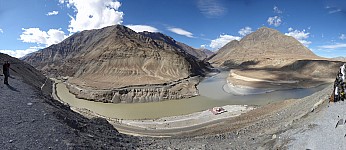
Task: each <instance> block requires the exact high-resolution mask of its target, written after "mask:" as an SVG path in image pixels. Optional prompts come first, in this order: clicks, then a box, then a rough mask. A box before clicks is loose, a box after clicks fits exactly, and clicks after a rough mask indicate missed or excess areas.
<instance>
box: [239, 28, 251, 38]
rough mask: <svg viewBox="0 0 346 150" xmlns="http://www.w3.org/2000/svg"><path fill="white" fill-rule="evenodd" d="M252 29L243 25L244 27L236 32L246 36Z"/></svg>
mask: <svg viewBox="0 0 346 150" xmlns="http://www.w3.org/2000/svg"><path fill="white" fill-rule="evenodd" d="M252 32H253V31H252V29H251V28H250V27H245V28H242V29H240V30H239V31H238V33H239V34H240V35H241V36H246V35H248V34H250V33H252Z"/></svg>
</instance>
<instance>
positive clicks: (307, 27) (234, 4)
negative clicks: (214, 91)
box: [0, 0, 346, 57]
mask: <svg viewBox="0 0 346 150" xmlns="http://www.w3.org/2000/svg"><path fill="white" fill-rule="evenodd" d="M115 24H122V25H125V26H128V27H130V28H131V29H133V30H135V31H137V32H140V31H145V30H147V31H151V32H162V33H164V34H166V35H168V36H171V37H173V38H174V39H176V40H177V41H180V42H183V43H186V44H188V45H190V46H193V47H195V48H200V47H205V48H208V49H211V50H215V51H216V50H217V49H219V48H220V47H222V46H223V45H224V44H226V43H227V42H229V41H230V40H234V39H237V40H239V39H241V38H242V37H244V36H245V35H247V34H249V33H251V32H253V31H256V30H257V29H258V28H260V27H262V26H267V27H270V28H274V29H276V30H279V31H280V32H281V33H284V34H286V35H289V36H293V37H295V38H296V39H297V40H299V41H300V42H301V43H303V44H304V45H306V46H307V47H308V48H309V49H311V50H312V51H313V52H314V53H316V54H317V55H319V56H323V57H337V56H346V0H118V1H116V0H11V1H10V0H0V52H3V53H8V54H10V55H12V56H15V57H21V56H24V55H25V54H27V53H30V52H33V51H36V50H38V49H41V48H44V47H47V46H49V45H51V44H55V43H58V42H60V41H62V40H63V39H65V38H66V37H68V36H70V35H72V34H73V33H75V32H78V31H83V30H89V29H98V28H102V27H105V26H109V25H115Z"/></svg>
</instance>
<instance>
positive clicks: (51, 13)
mask: <svg viewBox="0 0 346 150" xmlns="http://www.w3.org/2000/svg"><path fill="white" fill-rule="evenodd" d="M57 14H59V12H58V11H52V12H48V13H47V14H46V15H47V16H53V15H57Z"/></svg>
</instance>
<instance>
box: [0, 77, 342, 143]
mask: <svg viewBox="0 0 346 150" xmlns="http://www.w3.org/2000/svg"><path fill="white" fill-rule="evenodd" d="M1 82H2V80H1ZM10 84H11V86H6V85H4V84H0V92H1V93H0V100H1V102H2V104H1V105H0V108H1V110H0V111H1V113H0V119H1V120H2V121H1V122H0V126H1V130H0V132H1V135H2V136H1V137H0V142H1V143H0V144H1V147H2V148H3V149H49V148H52V149H102V148H103V149H255V148H257V149H277V148H279V149H280V148H291V149H296V148H297V149H307V148H317V149H319V148H329V146H328V145H325V144H331V148H335V149H340V148H343V147H344V145H343V143H344V142H341V141H342V140H343V139H344V135H345V134H346V130H344V129H345V128H344V126H339V127H337V128H335V124H336V122H337V121H338V120H339V118H340V119H346V118H343V117H345V113H344V111H342V110H343V109H342V108H343V107H344V106H345V103H344V102H340V103H336V104H329V105H328V103H327V101H328V97H329V95H330V93H331V91H332V85H330V86H328V87H327V88H326V89H324V90H322V91H320V92H316V93H315V94H313V95H310V96H307V97H305V98H302V99H296V100H286V101H281V102H277V103H272V104H269V105H265V106H262V107H260V108H258V109H255V110H252V111H249V112H248V113H245V114H243V115H240V116H237V117H233V118H230V119H226V120H224V121H222V122H219V123H215V124H210V125H208V126H205V127H201V128H200V129H197V130H194V131H190V132H185V133H181V134H179V135H177V136H175V137H171V138H149V137H134V136H128V135H124V134H120V133H118V132H117V130H115V129H114V128H113V127H112V126H111V125H110V124H109V123H108V122H107V121H106V120H105V119H100V118H91V119H87V118H85V117H83V116H81V115H79V114H77V113H74V112H72V111H71V110H70V108H69V107H66V106H64V105H62V104H61V103H59V102H57V101H54V100H52V99H51V98H49V97H45V96H43V95H42V94H40V92H39V90H38V89H35V88H33V87H31V86H29V85H27V84H26V83H24V82H22V81H21V80H20V79H16V78H14V79H10ZM328 106H329V107H328ZM338 116H339V117H338ZM328 134H329V135H328ZM326 135H327V136H326ZM324 137H326V138H324ZM333 143H337V144H333ZM323 146H325V147H323Z"/></svg>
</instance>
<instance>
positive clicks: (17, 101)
mask: <svg viewBox="0 0 346 150" xmlns="http://www.w3.org/2000/svg"><path fill="white" fill-rule="evenodd" d="M4 60H8V61H9V62H10V63H11V70H10V74H11V77H10V79H9V84H10V85H9V86H7V85H5V84H2V82H3V76H0V77H1V79H0V81H1V84H0V101H1V105H0V119H1V122H0V126H1V128H0V135H1V136H0V147H1V149H33V150H36V149H136V148H138V147H139V146H140V145H139V143H140V138H137V137H133V136H127V135H124V134H120V133H119V132H118V131H117V130H116V129H114V127H113V126H112V125H110V124H109V123H108V122H107V121H106V120H105V119H102V118H93V119H87V118H85V117H83V116H82V115H80V114H77V113H75V112H73V111H71V110H70V108H69V107H68V106H65V105H63V104H61V103H60V102H58V101H56V100H54V99H52V98H51V97H50V94H51V82H50V80H46V77H45V76H43V75H42V74H41V73H40V72H39V71H37V70H36V69H35V68H33V67H31V66H30V65H28V64H26V63H23V62H21V61H20V60H18V59H15V58H12V57H10V56H8V55H5V54H2V53H0V62H4ZM0 64H1V65H2V63H0ZM0 71H1V72H2V67H1V69H0ZM42 85H44V86H42ZM41 89H42V90H41Z"/></svg>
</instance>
